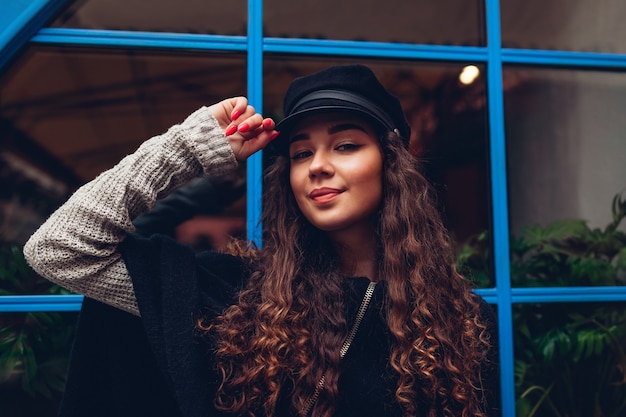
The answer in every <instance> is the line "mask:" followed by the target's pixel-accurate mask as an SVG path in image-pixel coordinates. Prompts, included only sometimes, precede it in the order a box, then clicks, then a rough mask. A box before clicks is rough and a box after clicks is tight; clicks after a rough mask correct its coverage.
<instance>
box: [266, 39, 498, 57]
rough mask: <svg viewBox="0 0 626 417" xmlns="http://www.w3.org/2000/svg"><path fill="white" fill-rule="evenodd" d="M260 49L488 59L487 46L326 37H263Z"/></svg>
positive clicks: (371, 55)
mask: <svg viewBox="0 0 626 417" xmlns="http://www.w3.org/2000/svg"><path fill="white" fill-rule="evenodd" d="M263 50H264V52H272V53H284V54H299V55H302V54H306V55H337V56H367V57H377V58H403V59H423V60H436V61H463V62H467V61H471V62H484V61H486V60H487V49H486V48H484V47H477V46H449V45H412V44H401V43H385V42H362V41H337V40H326V39H282V38H265V39H264V41H263Z"/></svg>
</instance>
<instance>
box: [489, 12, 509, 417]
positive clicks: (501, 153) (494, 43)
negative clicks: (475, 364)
mask: <svg viewBox="0 0 626 417" xmlns="http://www.w3.org/2000/svg"><path fill="white" fill-rule="evenodd" d="M485 2H486V3H485V10H486V11H487V18H486V22H487V51H488V61H487V101H488V112H489V136H490V137H489V139H490V140H489V153H490V163H491V166H490V167H491V207H492V222H493V224H492V227H493V251H494V268H495V277H496V293H497V299H498V332H499V341H500V343H499V345H500V384H501V388H502V390H501V395H502V415H503V416H506V417H515V386H514V381H515V378H514V368H513V313H512V306H511V302H512V299H511V281H510V279H509V277H510V276H511V274H510V272H511V271H510V270H511V267H510V263H509V220H508V204H507V202H508V199H507V183H506V178H507V172H506V138H505V133H504V92H503V87H502V55H501V47H502V42H501V37H500V3H499V0H485Z"/></svg>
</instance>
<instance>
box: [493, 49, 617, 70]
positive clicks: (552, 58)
mask: <svg viewBox="0 0 626 417" xmlns="http://www.w3.org/2000/svg"><path fill="white" fill-rule="evenodd" d="M502 62H504V63H506V64H523V65H541V66H553V67H554V66H556V67H567V68H572V67H591V68H603V69H606V68H620V69H625V68H626V54H606V53H597V52H572V51H547V50H531V49H502Z"/></svg>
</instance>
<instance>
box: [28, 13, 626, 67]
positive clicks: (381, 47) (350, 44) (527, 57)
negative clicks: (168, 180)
mask: <svg viewBox="0 0 626 417" xmlns="http://www.w3.org/2000/svg"><path fill="white" fill-rule="evenodd" d="M252 3H254V9H256V8H258V7H259V6H260V5H259V3H258V2H252ZM252 10H253V7H251V8H250V12H252ZM253 23H256V22H253V21H252V20H249V26H252V27H251V28H249V29H254V26H255V25H254V24H253ZM259 25H260V24H259ZM249 33H250V32H249ZM250 38H251V39H247V38H246V37H244V36H222V35H200V34H185V33H166V32H130V31H115V30H89V29H65V28H43V29H41V30H40V31H39V32H38V33H37V34H36V35H35V36H33V37H32V39H31V41H32V42H33V43H39V44H63V45H81V46H85V45H89V46H125V47H138V48H141V47H145V48H155V47H156V48H166V49H180V48H187V49H200V50H211V49H212V50H234V51H245V50H247V49H248V47H249V46H250V42H254V43H257V44H259V45H261V46H260V47H262V48H263V51H264V52H270V53H285V54H317V55H320V54H321V55H338V56H367V57H378V58H402V59H421V60H436V61H455V62H468V61H469V62H486V61H487V59H488V48H484V47H474V46H449V45H411V44H399V43H383V42H359V41H333V40H323V39H281V38H265V39H263V38H262V34H259V36H258V37H250ZM252 38H254V40H252ZM259 45H256V47H259ZM501 61H502V62H503V63H507V64H525V65H539V66H546V65H548V66H567V67H572V66H575V67H590V68H626V55H625V54H606V53H595V52H570V51H548V50H530V49H510V48H509V49H501Z"/></svg>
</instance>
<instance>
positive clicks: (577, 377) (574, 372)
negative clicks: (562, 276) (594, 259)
mask: <svg viewBox="0 0 626 417" xmlns="http://www.w3.org/2000/svg"><path fill="white" fill-rule="evenodd" d="M513 331H514V345H515V388H516V394H517V395H516V397H517V407H516V408H517V417H528V416H530V415H531V414H532V415H534V416H536V417H548V416H580V417H583V416H593V415H597V416H600V415H602V416H610V415H612V416H618V415H622V414H623V411H624V410H625V409H626V384H624V383H623V381H624V374H623V368H622V366H623V361H624V349H625V348H626V304H624V303H579V304H569V303H568V304H561V303H555V304H519V305H514V306H513ZM535 408H536V410H535V412H534V413H533V410H534V409H535Z"/></svg>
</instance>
